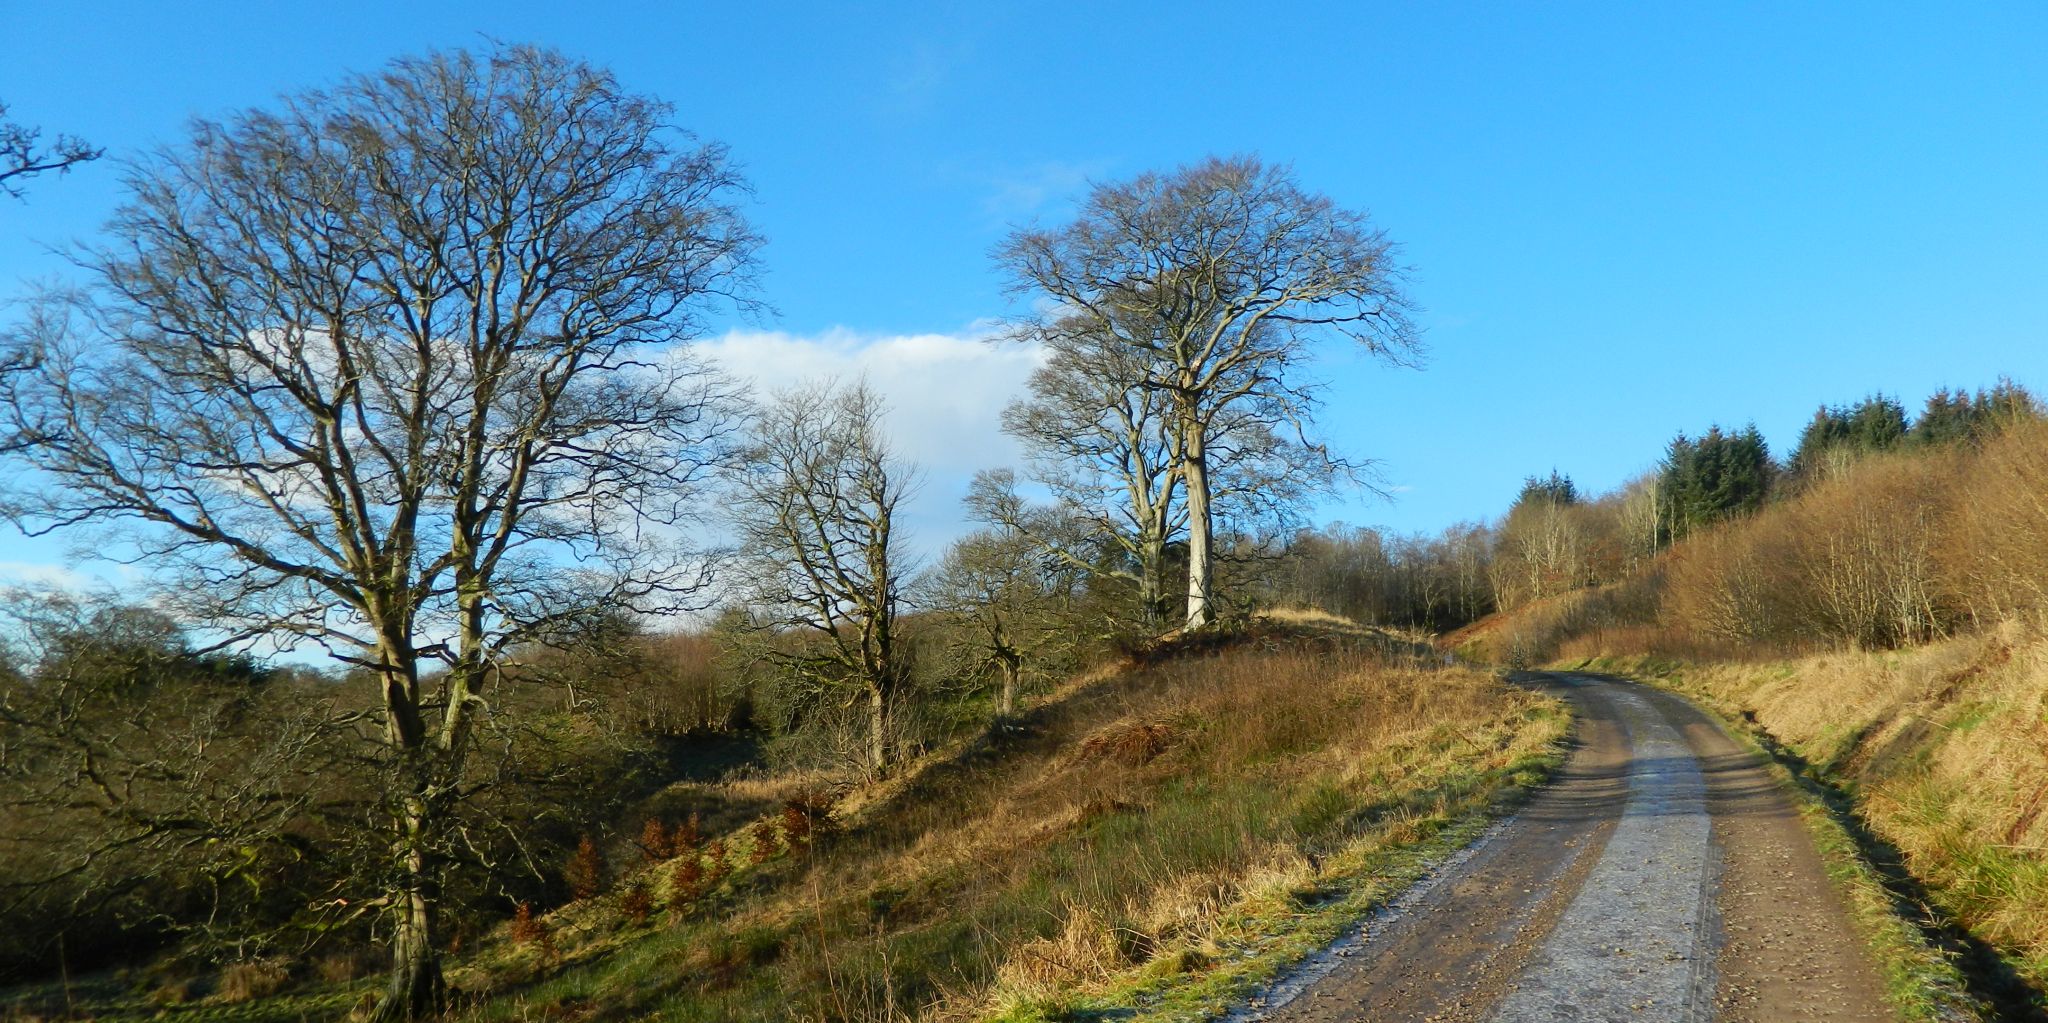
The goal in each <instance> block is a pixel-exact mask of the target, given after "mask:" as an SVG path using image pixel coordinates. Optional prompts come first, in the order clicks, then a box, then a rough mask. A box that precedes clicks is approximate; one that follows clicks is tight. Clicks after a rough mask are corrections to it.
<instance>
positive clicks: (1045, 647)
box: [925, 528, 1082, 715]
mask: <svg viewBox="0 0 2048 1023" xmlns="http://www.w3.org/2000/svg"><path fill="white" fill-rule="evenodd" d="M1081 575H1082V573H1081V572H1080V571H1079V570H1077V569H1076V568H1074V567H1073V566H1072V565H1071V564H1069V563H1068V562H1067V561H1066V560H1065V559H1063V558H1061V557H1059V556H1058V555H1053V554H1048V553H1046V552H1045V550H1044V548H1043V546H1042V545H1041V544H1040V543H1038V542H1037V541H1035V540H1033V539H1032V538H1031V537H1028V536H1026V535H1024V534H1023V533H1021V532H1018V531H1017V530H1013V529H1003V528H995V529H984V530H979V531H976V532H973V533H969V534H967V535H966V536H963V537H961V538H960V539H959V540H958V541H956V542H955V543H954V544H953V546H952V547H950V548H948V549H947V551H946V556H945V558H944V560H942V561H940V562H939V566H938V568H937V569H936V570H935V571H934V572H933V573H932V574H931V576H930V577H929V578H928V579H926V580H925V590H926V592H927V593H928V595H929V596H928V598H927V599H928V600H929V601H930V605H931V606H932V607H933V608H934V609H936V610H937V611H939V612H940V613H941V614H943V615H945V616H947V617H948V618H950V619H952V620H953V622H954V623H955V625H956V626H957V627H958V628H959V630H960V632H961V634H962V637H963V639H964V643H963V644H962V645H963V646H964V647H965V648H966V649H967V650H968V651H969V652H970V654H971V656H972V657H973V658H974V659H975V661H976V662H977V663H976V664H975V668H976V669H977V670H986V669H988V668H993V669H995V671H996V672H997V675H998V678H999V680H1000V687H999V688H998V690H997V695H996V712H997V713H998V714H1005V715H1007V714H1014V713H1016V710H1017V698H1018V696H1019V694H1020V693H1021V692H1022V690H1023V687H1024V683H1025V679H1026V675H1027V674H1028V673H1033V672H1035V671H1036V670H1037V669H1038V668H1040V666H1042V665H1045V664H1047V663H1051V662H1056V661H1057V660H1058V656H1059V655H1060V654H1061V653H1062V652H1063V651H1066V650H1070V649H1071V648H1072V647H1073V642H1074V638H1075V637H1074V630H1073V628H1072V622H1071V611H1072V607H1073V604H1074V598H1075V596H1076V591H1077V589H1078V583H1079V581H1080V576H1081Z"/></svg>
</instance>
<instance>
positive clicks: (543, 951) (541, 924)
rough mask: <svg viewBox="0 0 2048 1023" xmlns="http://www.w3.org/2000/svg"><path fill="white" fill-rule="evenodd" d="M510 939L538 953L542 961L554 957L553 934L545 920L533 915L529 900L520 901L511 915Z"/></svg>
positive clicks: (531, 904)
mask: <svg viewBox="0 0 2048 1023" xmlns="http://www.w3.org/2000/svg"><path fill="white" fill-rule="evenodd" d="M512 941H513V943H514V944H517V945H519V946H521V947H524V948H531V949H533V950H534V951H536V952H537V953H539V955H540V958H541V961H542V962H547V961H550V960H552V959H554V958H555V936H554V934H553V933H552V932H550V931H549V930H548V925H547V922H546V921H544V920H542V919H540V918H539V917H536V916H534V915H533V903H531V902H522V903H520V904H519V911H518V912H517V913H515V914H513V916H512Z"/></svg>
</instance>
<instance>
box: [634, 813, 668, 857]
mask: <svg viewBox="0 0 2048 1023" xmlns="http://www.w3.org/2000/svg"><path fill="white" fill-rule="evenodd" d="M640 852H641V853H642V854H643V855H645V856H646V857H647V861H648V862H649V863H652V862H654V861H656V860H665V859H668V858H670V857H672V856H674V855H675V854H676V846H675V838H674V836H673V835H671V834H670V833H669V829H668V825H666V824H664V823H662V820H661V818H659V817H649V818H647V823H645V824H642V825H641V826H640Z"/></svg>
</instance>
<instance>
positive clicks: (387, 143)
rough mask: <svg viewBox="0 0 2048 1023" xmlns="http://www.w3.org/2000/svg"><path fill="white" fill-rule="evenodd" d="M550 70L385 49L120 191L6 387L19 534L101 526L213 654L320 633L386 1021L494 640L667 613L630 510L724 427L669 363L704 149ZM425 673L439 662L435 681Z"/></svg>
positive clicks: (434, 888) (706, 379)
mask: <svg viewBox="0 0 2048 1023" xmlns="http://www.w3.org/2000/svg"><path fill="white" fill-rule="evenodd" d="M668 113H669V111H668V108H667V107H665V106H664V105H663V104H661V103H659V102H656V101H653V100H650V99H647V98H644V97H640V96H635V95H633V94H631V93H627V92H624V91H622V90H621V89H620V88H619V87H618V84H617V83H616V82H615V81H614V80H613V78H612V77H611V75H610V74H608V73H606V72H604V71H602V70H599V69H595V68H592V67H590V66H588V65H585V64H581V63H578V62H575V61H571V60H569V59H567V58H565V57H563V56H561V55H559V54H556V53H554V52H552V51H546V50H537V49H532V48H524V47H507V48H500V49H497V50H494V51H492V52H490V53H488V54H485V55H482V56H475V55H471V54H468V53H460V52H457V53H440V54H434V55H430V56H427V57H423V58H414V59H405V60H400V61H397V62H395V63H393V64H392V65H390V66H389V67H388V68H386V69H385V70H383V71H381V72H378V73H375V74H370V75H360V76H355V77H352V78H350V79H348V80H347V81H346V82H344V83H343V84H342V85H341V86H340V87H338V88H336V89H335V90H333V91H331V92H312V93H305V94H302V95H299V96H297V97H295V98H291V99H287V100H285V101H283V103H282V104H281V106H280V107H279V109H277V110H274V111H250V112H247V113H243V114H240V115H237V116H236V117H234V118H231V119H229V120H227V121H225V122H202V123H200V124H199V125H198V126H197V128H196V129H195V132H194V136H193V138H192V141H191V142H190V143H189V144H188V145H186V146H184V147H182V148H179V149H173V150H165V151H162V152H160V153H158V154H157V155H156V156H155V157H154V158H153V159H152V160H150V161H149V162H147V163H145V164H142V165H140V166H139V167H138V168H137V169H136V170H134V171H133V172H131V174H130V175H129V178H128V182H127V184H128V187H129V188H130V190H131V198H130V199H129V201H128V202H127V204H126V205H124V206H123V207H122V208H121V210H120V211H119V212H118V213H117V214H116V215H115V217H114V219H113V221H112V222H111V223H110V225H109V227H108V234H109V236H110V237H109V242H108V244H107V245H106V246H105V247H103V248H99V249H95V250H89V251H87V252H84V253H82V254H81V255H80V256H79V260H80V262H81V263H82V264H83V265H84V266H85V268H86V269H87V271H88V272H89V273H90V276H91V282H90V284H89V285H88V286H86V287H84V288H82V289H80V290H78V291H76V292H73V293H70V294H63V295H56V296H52V297H50V298H49V299H47V300H46V302H45V303H44V304H43V307H42V308H41V309H40V310H39V312H38V314H37V316H35V317H33V318H32V319H31V321H30V325H29V328H28V329H27V330H26V331H25V332H24V334H23V336H21V337H19V338H17V339H16V342H15V343H16V347H17V350H18V351H19V352H20V353H21V354H22V359H23V361H24V362H25V363H26V364H28V365H31V366H33V367H34V368H33V369H31V370H30V371H28V372H22V373H14V374H10V375H9V376H8V377H7V378H6V381H5V384H4V385H0V391H4V393H0V416H4V422H5V426H6V431H5V432H6V433H7V434H8V435H9V437H8V439H10V440H12V441H13V442H14V443H15V444H16V446H17V450H16V457H17V458H18V460H19V461H20V462H21V463H22V464H24V465H25V466H27V467H30V468H33V469H34V470H36V471H37V475H35V476H34V480H35V484H34V486H33V487H29V486H23V487H19V488H17V492H16V493H14V494H12V495H11V500H12V508H11V511H12V514H13V515H14V517H15V518H16V519H17V521H19V522H21V523H22V524H23V525H24V528H27V529H29V530H30V531H32V532H38V533H40V532H45V531H48V530H51V529H56V528H60V527H67V526H73V525H80V524H102V525H107V526H110V527H112V528H115V529H119V530H121V531H122V535H123V537H124V539H125V540H126V541H127V542H128V543H130V544H132V545H134V547H133V549H134V550H136V551H137V552H138V554H137V557H138V560H141V561H143V562H144V563H146V564H147V565H149V566H150V568H151V569H152V570H154V571H156V572H159V573H161V574H162V576H163V577H164V578H165V580H166V582H167V584H168V585H167V586H166V593H167V594H168V595H170V596H172V597H174V598H176V599H177V600H178V602H179V603H180V604H181V605H182V606H183V609H184V610H186V611H187V612H189V614H190V617H192V618H193V619H194V620H199V621H205V622H207V623H209V625H210V626H211V627H213V628H215V629H217V630H219V631H220V632H221V633H223V634H224V635H225V636H226V637H227V638H228V639H230V640H232V639H236V638H246V637H255V636H268V637H271V638H272V639H273V640H275V641H277V642H291V641H295V640H304V641H312V642H315V643H318V644H322V645H324V646H325V647H326V648H327V649H329V650H330V651H331V652H332V653H334V655H335V656H337V657H338V658H340V659H341V660H343V661H344V662H346V663H348V664H351V665H354V666H357V667H359V668H361V669H364V674H365V677H367V678H369V679H370V680H372V684H373V685H374V686H375V688H376V694H377V697H376V698H377V706H378V707H379V708H380V709H381V714H382V725H383V727H382V729H381V731H380V733H379V735H378V736H377V741H378V744H379V745H378V749H379V757H380V760H381V762H382V764H383V767H384V770H385V773H386V777H387V779H388V780H387V782H386V784H387V799H386V802H387V806H386V810H387V811H388V812H387V814H386V817H387V819H388V821H389V824H388V836H387V837H388V844H389V862H388V863H386V864H384V865H383V868H382V869H381V870H380V871H379V872H380V873H381V874H383V875H384V876H385V877H387V878H388V884H387V886H386V888H387V890H386V891H385V893H384V895H383V900H382V903H381V904H382V905H383V906H384V908H385V911H386V912H387V913H388V916H389V921H390V927H391V931H390V933H391V934H392V935H393V970H392V977H391V983H390V986H389V988H388V989H387V991H386V993H385V997H384V999H383V1000H382V1002H380V1005H379V1009H378V1013H377V1015H378V1018H379V1019H396V1018H402V1017H419V1016H424V1015H427V1014H431V1013H433V1012H436V1011H438V1010H439V1008H440V1007H441V1004H442V999H443V983H442V979H441V969H440V949H441V946H442V944H443V942H442V938H441V934H440V933H439V932H440V922H439V905H440V892H441V890H442V884H443V879H444V878H443V875H444V872H445V871H446V870H447V869H448V864H449V863H450V862H451V857H452V852H451V849H450V845H451V842H452V841H453V839H452V838H451V834H452V833H451V827H452V822H453V821H454V820H455V818H456V816H457V814H458V813H459V811H460V810H461V808H462V806H463V804H464V802H465V800H466V799H467V798H468V797H469V796H470V795H471V794H472V793H473V789H472V788H471V787H470V785H469V782H468V780H467V779H468V775H467V774H466V773H465V762H466V759H467V758H468V756H469V754H470V753H471V751H472V749H473V747H474V745H475V736H476V731H477V729H478V728H480V727H485V726H487V725H488V724H489V722H490V717H491V710H490V707H489V705H487V704H486V703H485V702H484V700H483V697H482V695H481V691H482V689H483V687H484V686H485V685H486V683H487V682H489V681H490V680H492V679H493V678H494V677H495V674H494V673H495V667H496V665H497V663H498V661H499V657H500V655H501V653H502V652H503V651H505V650H507V649H508V647H510V646H511V645H513V644H517V643H521V642H525V641H528V640H531V639H535V638H545V637H546V636H548V635H552V634H555V633H558V632H561V631H563V630H565V629H567V628H569V627H571V626H573V625H574V624H575V623H577V622H581V621H587V620H590V619H592V618H594V617H600V616H603V615H606V614H610V613H613V612H614V611H616V610H617V609H619V608H621V607H634V608H640V609H658V608H663V607H674V606H678V605H680V604H683V603H688V602H690V601H691V600H692V599H693V594H694V593H695V592H696V590H697V588H698V587H699V586H700V585H701V584H702V582H703V579H702V576H701V574H700V572H699V569H698V568H697V565H698V562H696V561H694V560H693V559H691V558H689V557H687V556H685V555H683V554H681V553H678V552H677V551H676V549H675V548H674V547H673V545H671V544H670V543H669V542H668V537H666V536H665V535H663V533H662V532H661V531H660V530H651V529H649V528H648V527H649V525H650V523H677V522H681V521H684V520H686V519H688V518H689V517H690V516H691V515H692V513H693V512H694V511H695V509H696V502H695V494H696V491H697V484H698V483H699V482H700V481H701V480H702V478H703V477H705V476H706V475H707V474H708V473H710V472H711V471H713V469H714V468H715V467H716V466H717V465H719V464H722V463H723V461H724V459H725V457H726V456H727V454H728V453H729V445H728V444H726V443H725V438H726V437H727V435H728V433H729V430H730V425H729V424H730V423H731V422H732V420H731V419H730V417H729V415H728V411H729V405H730V402H729V399H728V396H727V393H726V391H725V389H724V385H723V383H722V382H721V380H720V379H719V378H718V377H717V376H716V375H715V374H712V373H710V372H709V371H708V370H706V369H704V368H703V367H702V366H701V365H700V364H698V363H696V362H694V361H692V360H691V359H690V358H689V357H688V355H687V352H686V351H685V350H684V348H682V347H681V345H680V343H681V342H684V341H686V340H688V339H689V338H690V337H692V336H694V335H695V334H696V333H697V332H698V331H699V329H700V325H699V319H698V317H699V314H700V311H701V310H703V309H704V308H705V307H706V303H708V302H711V301H714V300H716V299H718V298H720V297H721V296H724V297H732V296H736V295H743V294H744V292H745V290H746V288H747V286H748V284H749V269H750V266H751V257H752V253H753V251H754V249H755V246H756V238H755V236H754V235H753V234H752V233H751V232H750V231H749V229H748V228H747V225H746V224H745V223H744V221H743V220H742V219H741V217H740V215H739V214H738V212H737V211H736V209H735V207H734V206H733V205H732V203H733V199H734V196H735V194H736V193H737V192H738V191H739V190H740V188H741V185H740V182H739V181H738V179H737V178H736V177H735V175H734V172H733V170H732V169H731V167H730V165H729V163H728V161H727V158H726V155H725V152H724V150H723V149H722V148H720V147H718V146H715V145H698V144H696V143H694V142H691V141H690V140H688V139H687V138H686V137H678V136H677V135H676V134H675V133H674V132H673V131H672V130H670V129H669V128H668V127H667V126H666V119H667V116H668ZM435 663H438V664H439V665H440V666H441V667H442V669H443V670H442V671H440V672H439V673H438V675H433V674H432V673H429V672H424V671H423V666H425V665H432V664H435Z"/></svg>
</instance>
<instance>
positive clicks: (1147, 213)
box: [996, 157, 1418, 629]
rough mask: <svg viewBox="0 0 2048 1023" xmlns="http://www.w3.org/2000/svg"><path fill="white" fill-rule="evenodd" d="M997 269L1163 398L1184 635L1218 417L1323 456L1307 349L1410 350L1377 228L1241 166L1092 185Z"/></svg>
mask: <svg viewBox="0 0 2048 1023" xmlns="http://www.w3.org/2000/svg"><path fill="white" fill-rule="evenodd" d="M996 261H997V263H998V265H999V266H1000V267H1001V268H1002V270H1003V271H1004V272H1005V273H1006V274H1007V275H1008V276H1009V278H1010V280H1011V282H1012V284H1013V287H1014V288H1015V289H1016V290H1017V291H1019V292H1023V293H1029V294H1034V295H1039V296H1043V297H1045V298H1048V299H1050V300H1051V301H1052V302H1053V303H1054V305H1055V307H1056V308H1055V312H1054V313H1053V314H1052V315H1053V316H1055V317H1057V318H1061V319H1066V318H1078V319H1082V320H1086V321H1088V322H1089V323H1090V324H1091V326H1092V328H1093V329H1094V330H1096V331H1099V332H1101V333H1102V334H1104V335H1107V336H1108V337H1111V338H1113V339H1114V340H1115V342H1116V347H1117V349H1118V351H1119V352H1120V355H1119V359H1118V363H1119V366H1120V367H1121V366H1122V365H1125V364H1137V365H1141V366H1143V367H1144V375H1143V382H1142V384H1141V386H1143V387H1144V388H1147V389H1151V390H1156V391H1159V392H1161V393H1163V394H1165V395H1166V396H1167V398H1168V399H1169V404H1170V409H1171V411H1170V416H1171V420H1172V430H1173V434H1174V445H1175V450H1174V460H1175V464H1174V471H1175V472H1176V474H1177V475H1178V476H1179V478H1180V480H1181V482H1182V485H1183V486H1184V487H1185V492H1186V500H1187V507H1188V559H1189V571H1188V604H1187V627H1188V628H1191V629H1197V628H1201V627H1203V626H1205V625H1207V624H1208V623H1209V621H1210V619H1211V617H1212V610H1211V606H1210V605H1211V600H1212V594H1211V567H1212V563H1213V560H1214V558H1215V551H1214V542H1213V539H1214V523H1213V513H1212V502H1213V498H1214V496H1215V492H1214V479H1213V476H1212V470H1213V459H1214V457H1215V453H1214V452H1212V450H1211V442H1212V439H1213V438H1214V437H1215V436H1216V433H1217V429H1218V427H1219V425H1220V421H1221V420H1222V419H1224V418H1225V417H1228V416H1232V415H1246V414H1255V415H1256V416H1257V418H1258V419H1259V420H1261V421H1263V422H1266V423H1268V424H1271V425H1272V426H1274V427H1275V428H1278V429H1285V430H1289V431H1291V432H1292V433H1293V434H1294V436H1295V437H1296V438H1298V439H1299V440H1300V446H1301V450H1302V451H1304V452H1307V453H1311V454H1314V455H1317V456H1319V457H1322V458H1325V459H1328V458H1329V456H1328V453H1327V450H1326V449H1325V448H1323V447H1322V446H1321V445H1319V444H1315V443H1313V442H1310V441H1309V440H1308V438H1307V436H1306V433H1305V429H1306V427H1307V425H1308V423H1309V421H1310V419H1311V418H1312V416H1313V413H1314V411H1315V409H1316V407H1317V403H1318V400H1317V393H1316V391H1315V389H1314V387H1313V386H1312V385H1311V384H1310V383H1309V382H1308V381H1306V380H1304V379H1303V376H1302V370H1303V366H1302V363H1304V362H1306V361H1307V360H1308V358H1309V357H1310V356H1311V354H1312V351H1313V348H1314V346H1315V344H1316V343H1317V342H1318V341H1320V340H1323V339H1326V338H1330V337H1341V338H1346V339H1349V340H1352V341H1355V342H1357V343H1358V344H1360V345H1362V346H1363V347H1364V348H1365V350H1366V351H1368V352H1370V353H1372V354H1374V355H1377V356H1381V357H1383V358H1388V359H1395V360H1398V359H1400V358H1402V357H1404V356H1406V355H1408V354H1410V353H1413V352H1415V351H1416V350H1417V347H1418V346H1417V341H1416V337H1415V332H1414V330H1413V328H1412V326H1411V324H1410V322H1409V320H1408V318H1407V315H1406V314H1407V302H1406V299H1405V297H1404V295H1403V294H1402V292H1401V290H1400V289H1399V287H1398V283H1399V272H1398V269H1397V268H1396V267H1395V266H1394V265H1393V264H1392V262H1391V246H1390V245H1389V244H1388V242H1387V241H1386V240H1385V238H1384V237H1383V236H1382V235H1381V234H1380V232H1378V231H1377V230H1374V229H1372V228H1371V227H1370V225H1369V224H1368V222H1367V220H1366V217H1365V215H1364V214H1361V213H1354V212H1351V211H1347V210H1343V209H1339V208H1338V207H1337V206H1336V205H1335V204H1334V203H1333V202H1332V201H1331V200H1330V199H1328V198H1326V197H1324V196H1321V195H1318V194H1314V193H1311V192H1307V191H1305V190H1303V189H1302V188H1301V187H1300V186H1299V185H1298V184H1297V183H1296V182H1295V180H1294V176H1293V174H1292V173H1291V172H1290V171H1289V170H1287V169H1286V168H1281V167H1267V166H1265V165H1264V164H1262V163H1260V162H1259V161H1258V160H1256V159H1253V158H1248V157H1240V158H1234V159H1228V160H1223V159H1213V158H1212V159H1209V160H1205V161H1203V162H1201V163H1197V164H1194V165H1192V166H1188V167H1184V168H1181V169H1179V170H1176V171H1174V172H1172V173H1169V174H1158V173H1148V174H1143V175H1140V176H1139V177H1137V178H1135V179H1132V180H1131V181H1128V182H1122V183H1114V184H1103V185H1098V186H1096V187H1095V188H1094V189H1093V190H1092V191H1091V192H1090V193H1089V196H1088V198H1087V200H1086V201H1085V202H1084V203H1083V204H1082V208H1081V212H1080V214H1079V216H1078V217H1077V218H1076V219H1075V220H1074V222H1073V223H1071V224H1068V225H1067V226H1065V227H1062V228H1059V229H1054V230H1042V229H1031V230H1022V231H1018V232H1017V233H1015V234H1014V235H1012V236H1011V237H1010V238H1009V240H1008V241H1006V242H1005V243H1004V244H1003V245H1002V246H1000V247H999V248H998V249H997V251H996ZM1252 410H1256V411H1255V412H1253V411H1252Z"/></svg>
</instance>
